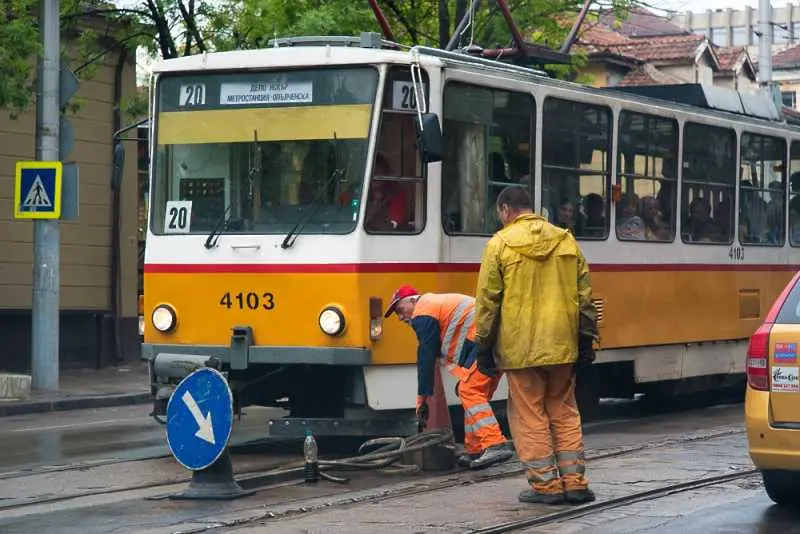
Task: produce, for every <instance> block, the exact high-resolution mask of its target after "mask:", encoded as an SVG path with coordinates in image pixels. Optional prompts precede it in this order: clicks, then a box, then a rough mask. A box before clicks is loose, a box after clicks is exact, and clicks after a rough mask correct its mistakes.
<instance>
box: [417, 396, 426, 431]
mask: <svg viewBox="0 0 800 534" xmlns="http://www.w3.org/2000/svg"><path fill="white" fill-rule="evenodd" d="M417 422H418V423H419V427H420V429H423V428H425V425H427V424H428V397H426V396H425V395H417Z"/></svg>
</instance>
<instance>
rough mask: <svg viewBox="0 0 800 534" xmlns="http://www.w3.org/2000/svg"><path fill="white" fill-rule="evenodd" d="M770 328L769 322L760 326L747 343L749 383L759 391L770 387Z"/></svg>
mask: <svg viewBox="0 0 800 534" xmlns="http://www.w3.org/2000/svg"><path fill="white" fill-rule="evenodd" d="M770 329H771V327H770V325H767V324H762V325H761V326H759V327H758V330H756V331H755V333H754V334H753V335H752V336H750V343H749V344H748V345H747V384H748V385H749V386H750V387H751V388H753V389H756V390H758V391H767V390H768V389H769V332H770Z"/></svg>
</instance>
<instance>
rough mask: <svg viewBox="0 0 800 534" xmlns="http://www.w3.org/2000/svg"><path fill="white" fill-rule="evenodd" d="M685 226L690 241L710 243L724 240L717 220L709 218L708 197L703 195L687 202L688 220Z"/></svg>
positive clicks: (724, 237)
mask: <svg viewBox="0 0 800 534" xmlns="http://www.w3.org/2000/svg"><path fill="white" fill-rule="evenodd" d="M686 228H687V229H688V234H689V235H688V237H689V240H691V241H698V242H709V243H710V242H721V241H725V240H726V236H723V235H722V229H721V228H720V227H719V225H718V224H717V221H715V220H714V219H712V218H711V206H710V205H709V203H708V199H706V198H703V197H695V198H694V199H693V200H692V201H691V202H690V203H689V220H688V221H686Z"/></svg>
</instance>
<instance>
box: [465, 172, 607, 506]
mask: <svg viewBox="0 0 800 534" xmlns="http://www.w3.org/2000/svg"><path fill="white" fill-rule="evenodd" d="M496 204H497V214H498V216H499V218H500V220H501V222H502V223H503V226H504V227H503V229H501V230H500V231H498V232H497V233H496V234H495V235H494V236H492V238H491V239H490V240H489V242H488V243H487V245H486V249H485V250H484V253H483V258H482V261H481V267H480V272H479V274H478V287H477V292H476V296H475V327H476V334H475V342H476V343H477V345H478V366H479V368H480V369H481V370H482V371H483V372H484V373H485V374H491V373H492V370H493V369H500V370H502V371H504V372H505V374H506V377H507V379H508V388H509V394H508V419H509V425H510V427H511V436H512V438H513V439H514V448H515V449H516V451H517V455H518V456H519V459H520V460H521V461H522V463H523V464H524V466H525V467H526V470H527V475H528V482H529V483H530V485H531V488H530V489H528V490H525V491H523V492H522V493H520V495H519V500H520V501H521V502H528V503H544V504H559V503H562V502H564V501H565V500H566V501H567V502H569V503H573V504H579V503H585V502H591V501H594V500H595V497H594V494H593V493H592V491H591V490H590V489H589V482H588V480H587V479H586V476H585V470H586V461H585V458H584V450H583V434H582V431H581V417H580V413H579V412H578V406H577V402H576V400H575V374H576V367H577V365H576V362H579V363H580V364H583V363H584V362H586V363H589V364H590V363H591V362H592V361H593V360H594V348H593V343H594V341H595V340H597V339H598V337H599V336H598V331H597V311H596V309H595V307H594V304H593V302H592V299H591V293H592V289H591V282H590V279H589V270H588V267H587V265H586V260H585V258H584V257H583V254H582V253H581V250H580V248H579V247H578V243H577V242H576V241H575V238H574V237H573V236H572V234H571V233H570V232H569V231H568V230H563V229H561V228H558V227H556V226H554V225H552V224H550V223H549V222H547V220H545V219H544V218H543V217H540V216H539V215H536V214H534V213H533V206H532V203H531V198H530V196H529V194H528V191H527V189H525V188H523V187H519V186H510V187H507V188H506V189H504V190H503V191H501V192H500V194H499V195H498V197H497V201H496ZM495 356H496V357H497V361H495Z"/></svg>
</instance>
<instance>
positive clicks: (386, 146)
mask: <svg viewBox="0 0 800 534" xmlns="http://www.w3.org/2000/svg"><path fill="white" fill-rule="evenodd" d="M423 80H424V81H427V80H425V79H424V78H423ZM415 109H416V99H415V98H414V89H413V85H412V83H411V75H410V73H409V72H408V70H407V69H406V70H401V69H395V70H393V71H391V72H390V74H389V77H388V80H387V89H386V95H385V98H384V102H383V114H382V116H381V123H380V132H379V134H378V143H377V149H376V154H375V162H374V165H373V169H372V180H371V182H370V189H369V195H368V198H367V206H366V216H365V220H364V228H365V230H366V231H367V232H368V233H376V234H382V233H393V234H398V233H403V234H416V233H419V232H421V231H422V230H423V229H424V228H425V197H426V191H425V166H424V164H423V162H422V157H421V151H420V150H419V147H418V145H417V136H416V130H415V127H414V117H415V116H416V112H415Z"/></svg>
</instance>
